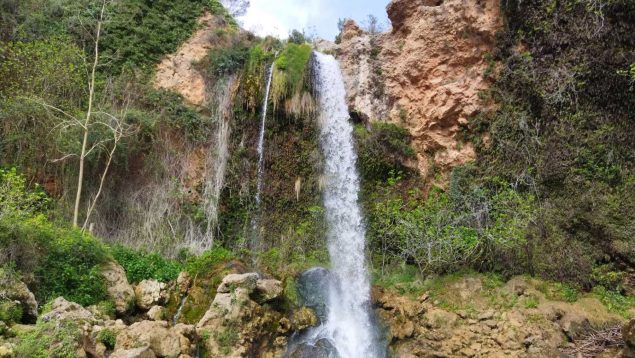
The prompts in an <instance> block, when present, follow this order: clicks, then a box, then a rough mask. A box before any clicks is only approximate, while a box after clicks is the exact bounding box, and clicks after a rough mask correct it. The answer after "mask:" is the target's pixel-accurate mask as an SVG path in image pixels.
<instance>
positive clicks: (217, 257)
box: [185, 247, 235, 276]
mask: <svg viewBox="0 0 635 358" xmlns="http://www.w3.org/2000/svg"><path fill="white" fill-rule="evenodd" d="M234 258H235V255H234V254H233V253H232V252H231V251H229V250H226V249H224V248H222V247H217V248H215V249H211V250H208V251H205V252H204V253H203V254H202V255H201V256H195V257H192V258H190V259H189V260H187V262H186V264H185V269H186V271H187V272H189V273H190V275H192V276H197V275H199V274H202V273H204V272H206V271H208V270H210V269H212V268H213V267H214V266H216V265H218V264H220V263H224V262H227V261H230V260H232V259H234Z"/></svg>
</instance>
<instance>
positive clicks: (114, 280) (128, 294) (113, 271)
mask: <svg viewBox="0 0 635 358" xmlns="http://www.w3.org/2000/svg"><path fill="white" fill-rule="evenodd" d="M101 274H102V276H103V277H104V279H105V280H106V286H107V287H108V296H109V297H110V299H111V300H112V301H113V302H114V303H115V309H116V311H117V313H119V314H123V313H126V312H127V311H128V310H129V309H130V308H131V307H132V305H131V303H132V302H134V299H135V293H134V290H133V288H132V286H131V285H130V284H129V283H128V278H127V277H126V271H124V269H123V267H121V265H119V264H118V263H116V262H114V261H110V262H108V263H106V264H105V265H104V266H103V267H102V269H101Z"/></svg>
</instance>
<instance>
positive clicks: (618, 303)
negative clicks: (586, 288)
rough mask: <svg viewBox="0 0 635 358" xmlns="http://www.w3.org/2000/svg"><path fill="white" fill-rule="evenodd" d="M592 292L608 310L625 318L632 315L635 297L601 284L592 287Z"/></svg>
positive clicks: (629, 317)
mask: <svg viewBox="0 0 635 358" xmlns="http://www.w3.org/2000/svg"><path fill="white" fill-rule="evenodd" d="M592 294H593V295H594V296H595V297H597V298H598V299H599V300H600V301H601V302H602V303H603V304H604V306H606V308H608V310H609V311H611V312H615V313H617V314H619V315H620V316H622V317H624V318H626V319H631V318H632V317H633V313H632V309H633V308H635V298H633V297H630V296H624V295H622V294H620V293H619V292H616V291H613V290H607V289H606V288H605V287H603V286H596V287H594V288H593V291H592Z"/></svg>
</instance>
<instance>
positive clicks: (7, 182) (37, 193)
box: [0, 168, 50, 217]
mask: <svg viewBox="0 0 635 358" xmlns="http://www.w3.org/2000/svg"><path fill="white" fill-rule="evenodd" d="M49 204H50V199H49V198H48V196H47V195H46V193H44V191H43V190H42V189H41V188H40V187H39V186H38V185H37V184H36V185H35V188H34V189H33V190H29V188H28V187H27V182H26V178H25V177H24V176H23V175H21V174H18V172H17V170H16V169H15V168H11V169H0V217H3V216H19V217H25V216H30V215H34V214H39V213H43V212H44V211H46V209H47V208H48V206H49Z"/></svg>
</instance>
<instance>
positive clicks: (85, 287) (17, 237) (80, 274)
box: [0, 216, 108, 306]
mask: <svg viewBox="0 0 635 358" xmlns="http://www.w3.org/2000/svg"><path fill="white" fill-rule="evenodd" d="M0 248H1V249H2V251H3V253H5V255H6V256H5V257H2V256H0V264H10V265H15V267H16V269H17V270H19V271H22V272H32V273H33V274H34V278H35V282H34V284H33V286H34V287H32V289H33V291H34V293H35V295H36V298H37V299H38V301H39V302H46V301H49V300H51V299H54V298H56V297H58V296H63V297H65V298H66V299H68V300H70V301H74V302H77V303H79V304H81V305H84V306H89V305H92V304H96V303H99V302H101V301H105V300H106V298H107V295H106V287H105V283H104V279H103V277H102V276H101V273H100V266H101V264H103V263H104V262H105V261H106V260H107V259H108V255H107V252H106V249H105V247H104V246H103V244H101V243H100V242H99V241H97V240H96V239H94V238H93V237H91V236H89V235H87V234H83V233H82V232H80V231H79V230H76V229H66V228H59V227H56V226H55V225H53V224H51V223H50V222H48V221H47V220H46V218H44V217H42V216H38V217H35V218H30V219H16V218H2V219H0ZM2 261H5V262H2Z"/></svg>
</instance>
